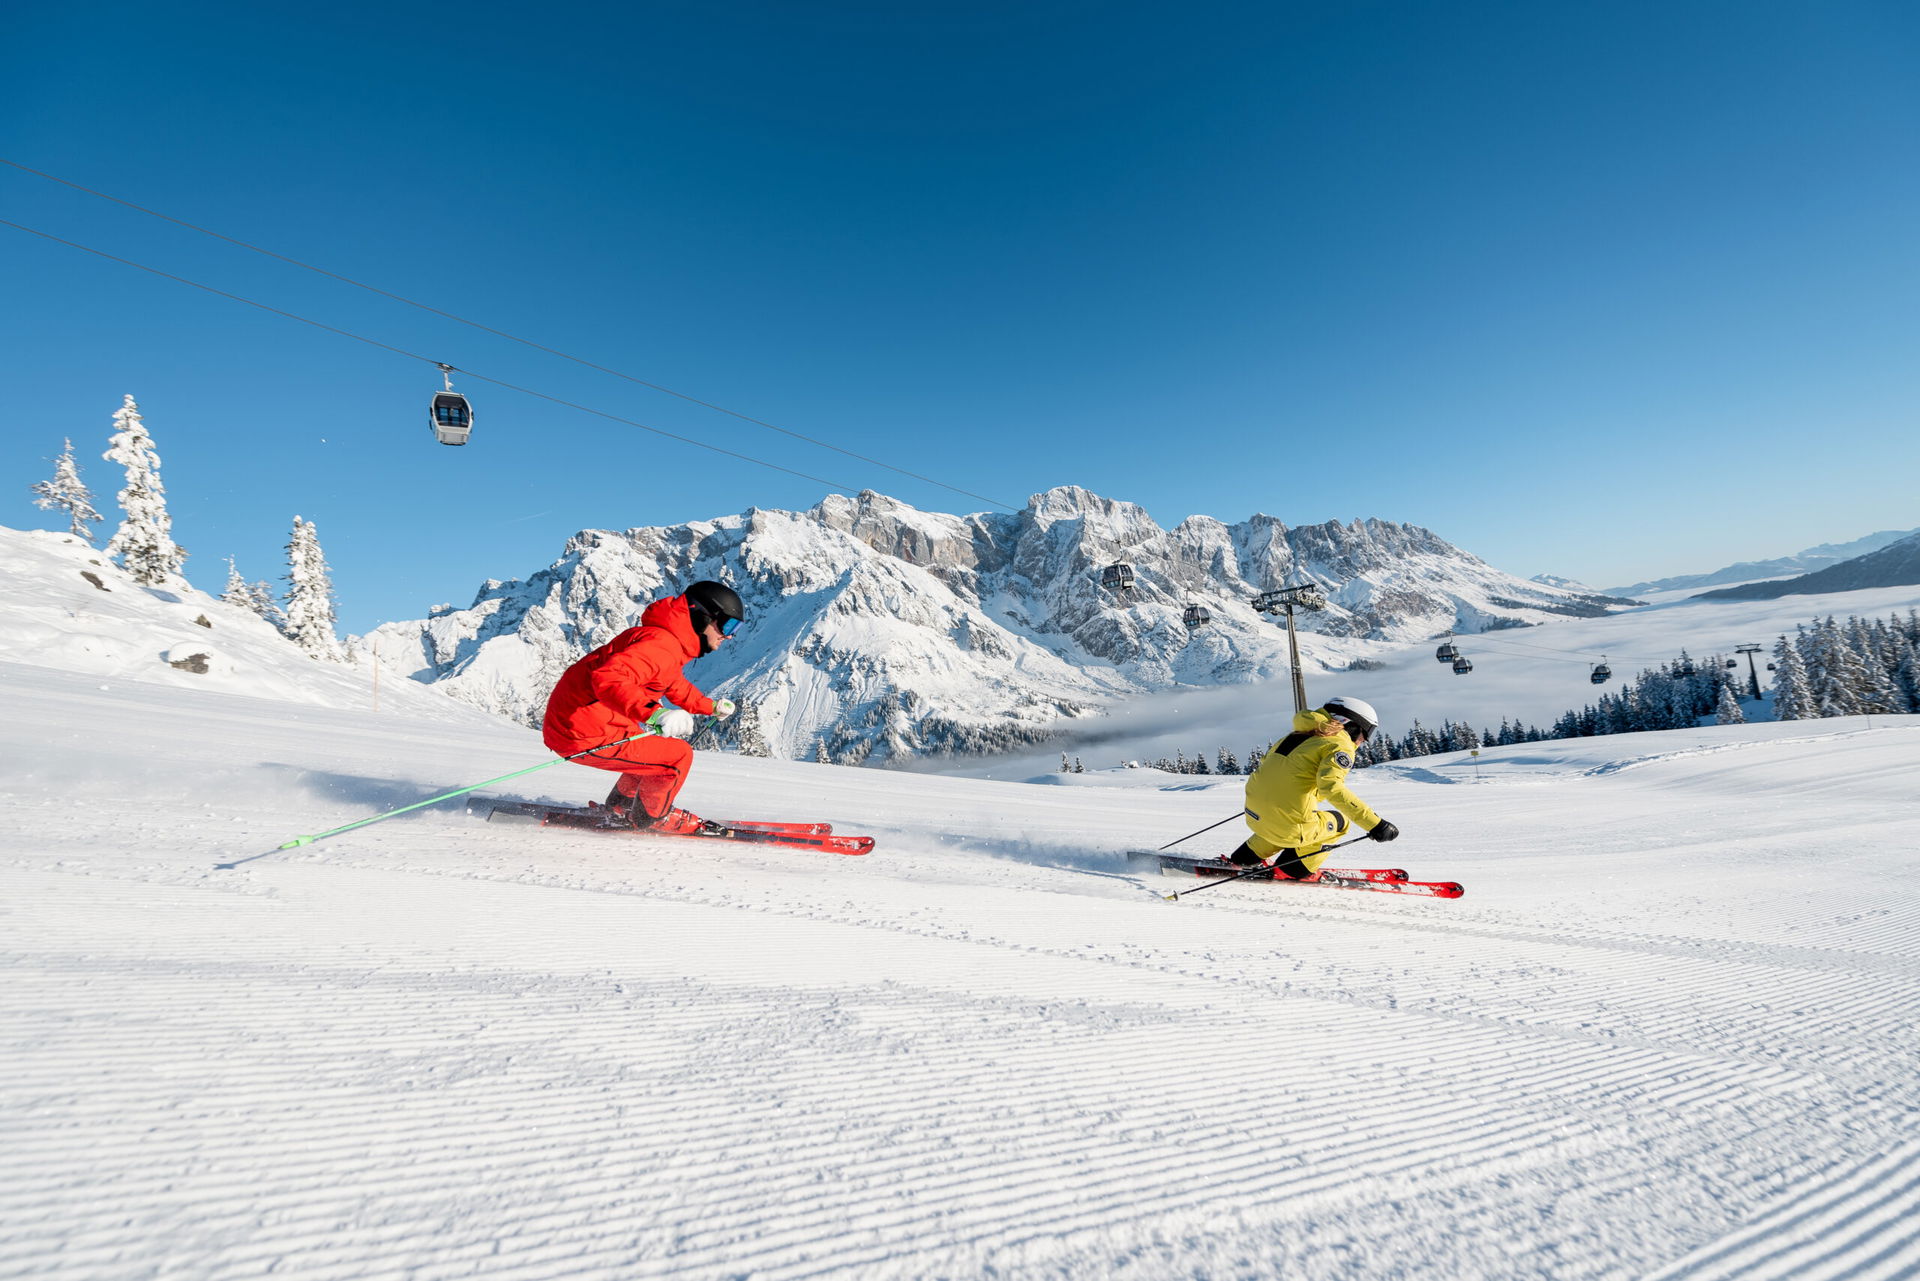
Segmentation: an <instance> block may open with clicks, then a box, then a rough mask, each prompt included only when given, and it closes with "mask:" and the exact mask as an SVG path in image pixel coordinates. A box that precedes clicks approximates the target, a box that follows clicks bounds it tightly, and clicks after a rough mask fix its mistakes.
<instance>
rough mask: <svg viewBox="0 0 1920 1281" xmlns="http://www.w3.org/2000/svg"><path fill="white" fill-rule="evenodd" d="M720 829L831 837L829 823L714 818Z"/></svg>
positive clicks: (831, 832) (831, 826)
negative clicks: (728, 828)
mask: <svg viewBox="0 0 1920 1281" xmlns="http://www.w3.org/2000/svg"><path fill="white" fill-rule="evenodd" d="M713 821H714V822H716V823H718V824H719V825H720V826H722V827H731V828H736V829H741V828H744V829H751V830H753V831H755V832H784V833H786V834H787V835H788V836H832V835H833V824H831V823H773V822H769V821H767V820H765V819H758V818H716V819H714V820H713Z"/></svg>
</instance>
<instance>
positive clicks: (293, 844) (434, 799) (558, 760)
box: [213, 730, 653, 872]
mask: <svg viewBox="0 0 1920 1281" xmlns="http://www.w3.org/2000/svg"><path fill="white" fill-rule="evenodd" d="M652 737H653V734H652V733H651V732H650V731H646V730H642V731H641V732H640V733H638V734H629V735H627V736H626V737H625V738H618V739H615V740H614V741H613V742H611V743H601V744H599V745H597V746H594V747H589V748H588V749H587V750H586V751H584V752H575V753H574V754H573V755H572V756H556V757H555V758H554V759H552V760H550V761H541V762H540V763H539V764H538V765H529V766H527V768H525V769H518V770H515V771H514V772H513V773H511V774H502V775H501V776H500V777H499V778H490V779H488V780H486V781H485V782H484V783H475V784H473V785H472V786H471V787H461V788H455V789H454V790H453V791H451V792H442V793H440V795H438V796H429V797H428V798H427V799H426V800H424V801H415V802H414V803H413V804H411V805H402V806H401V807H400V808H399V809H397V810H388V811H387V812H386V813H384V814H375V815H374V816H373V817H372V818H362V819H356V820H355V821H353V822H351V823H342V824H341V825H340V826H339V827H330V828H328V829H327V830H326V831H324V832H315V833H314V834H313V835H312V836H296V837H294V838H293V839H292V840H290V841H287V842H284V843H283V844H280V845H276V846H274V847H273V848H272V849H270V850H264V851H262V852H261V853H258V854H250V855H248V856H247V857H246V858H237V859H235V860H234V861H233V862H231V863H215V864H214V865H213V866H214V868H215V870H217V871H222V872H226V871H231V870H233V869H234V868H236V867H239V866H240V865H241V864H242V863H251V862H253V860H254V859H257V858H265V857H267V855H269V854H278V853H279V852H280V851H281V850H291V849H297V848H299V847H300V846H302V845H311V844H313V843H314V842H315V841H318V840H324V839H325V838H327V837H329V836H338V835H340V833H342V832H351V831H352V830H353V829H354V828H356V827H365V826H367V825H368V824H369V823H378V822H380V821H381V820H383V819H389V818H393V817H394V816H395V815H398V814H408V813H411V812H413V811H414V810H417V809H424V808H425V807H426V806H429V805H435V804H438V803H439V802H441V801H447V800H452V799H453V798H454V797H456V796H465V795H466V794H467V793H468V792H477V791H479V790H480V789H481V788H483V787H491V786H493V785H494V784H495V783H504V782H506V781H507V780H508V779H510V778H519V777H520V776H521V775H522V774H531V773H533V772H534V771H535V770H543V769H545V768H547V766H549V765H562V764H565V763H566V762H567V761H570V760H574V759H575V758H577V757H581V756H591V755H593V753H595V752H598V751H600V750H602V749H604V748H608V747H618V746H620V744H622V743H631V742H632V741H633V740H634V739H636V738H652Z"/></svg>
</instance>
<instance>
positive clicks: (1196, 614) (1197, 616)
mask: <svg viewBox="0 0 1920 1281" xmlns="http://www.w3.org/2000/svg"><path fill="white" fill-rule="evenodd" d="M1185 618H1186V623H1187V626H1188V627H1205V626H1206V625H1207V624H1208V623H1211V622H1212V621H1213V615H1212V614H1211V613H1209V612H1208V611H1207V609H1206V607H1205V606H1202V605H1189V606H1187V612H1186V614H1185Z"/></svg>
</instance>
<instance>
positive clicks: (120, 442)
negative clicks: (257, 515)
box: [101, 396, 187, 587]
mask: <svg viewBox="0 0 1920 1281" xmlns="http://www.w3.org/2000/svg"><path fill="white" fill-rule="evenodd" d="M113 421H114V433H113V435H112V436H111V437H109V438H108V441H107V443H108V446H109V448H108V449H107V452H106V453H104V454H102V455H101V457H102V458H104V459H106V460H107V461H108V462H110V463H119V464H120V465H121V466H122V467H124V468H126V470H127V487H126V488H125V489H122V490H121V491H120V493H119V495H118V496H117V501H118V502H119V504H120V509H121V510H122V511H123V512H125V513H126V518H125V519H124V520H122V521H121V522H120V528H119V530H118V531H116V532H115V534H114V536H113V538H112V540H111V541H109V542H108V543H107V548H106V551H107V555H109V556H113V557H117V558H118V559H119V561H120V564H121V565H122V566H123V567H124V568H125V569H126V571H127V572H128V573H129V574H131V575H132V576H133V581H134V582H136V583H141V584H143V585H145V586H148V587H159V586H161V585H163V584H165V583H166V582H168V581H169V580H171V579H173V578H176V577H178V576H179V573H180V566H181V565H182V564H183V563H184V562H185V561H186V559H187V549H186V548H184V547H182V546H180V545H179V544H178V543H176V542H174V541H173V517H171V516H169V515H168V514H167V491H166V487H165V486H164V485H162V484H161V483H160V455H159V454H158V453H157V452H155V450H154V447H153V437H152V436H151V435H149V434H148V433H147V426H146V424H145V423H144V422H142V421H141V418H140V407H139V406H138V405H136V404H134V403H133V397H132V396H128V397H127V398H126V402H125V403H124V404H122V405H121V406H120V408H119V410H117V411H116V412H115V413H114V415H113Z"/></svg>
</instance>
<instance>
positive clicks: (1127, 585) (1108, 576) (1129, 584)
mask: <svg viewBox="0 0 1920 1281" xmlns="http://www.w3.org/2000/svg"><path fill="white" fill-rule="evenodd" d="M1100 585H1101V586H1102V587H1105V588H1107V589H1108V590H1109V591H1116V592H1130V591H1132V590H1133V566H1131V565H1109V566H1107V567H1106V568H1105V569H1103V570H1101V571H1100Z"/></svg>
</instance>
